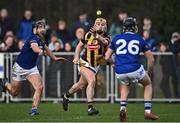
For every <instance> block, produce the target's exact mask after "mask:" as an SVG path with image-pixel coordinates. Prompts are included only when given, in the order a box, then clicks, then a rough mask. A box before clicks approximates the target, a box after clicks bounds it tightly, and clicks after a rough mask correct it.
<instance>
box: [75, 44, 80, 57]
mask: <svg viewBox="0 0 180 123" xmlns="http://www.w3.org/2000/svg"><path fill="white" fill-rule="evenodd" d="M80 52H81V47H80V46H79V45H78V46H77V47H76V49H75V55H74V58H78V59H79V55H80Z"/></svg>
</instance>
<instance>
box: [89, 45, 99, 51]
mask: <svg viewBox="0 0 180 123" xmlns="http://www.w3.org/2000/svg"><path fill="white" fill-rule="evenodd" d="M87 48H88V49H89V50H90V51H93V50H96V49H99V48H100V45H99V44H88V45H87Z"/></svg>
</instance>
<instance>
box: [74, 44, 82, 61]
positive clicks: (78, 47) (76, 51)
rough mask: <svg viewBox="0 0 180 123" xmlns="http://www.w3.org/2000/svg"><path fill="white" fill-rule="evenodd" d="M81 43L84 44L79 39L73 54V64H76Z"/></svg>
mask: <svg viewBox="0 0 180 123" xmlns="http://www.w3.org/2000/svg"><path fill="white" fill-rule="evenodd" d="M83 45H84V44H83V43H82V41H79V43H78V45H77V47H76V49H75V55H74V60H73V62H74V64H77V63H78V61H79V55H80V52H81V49H82V47H83Z"/></svg>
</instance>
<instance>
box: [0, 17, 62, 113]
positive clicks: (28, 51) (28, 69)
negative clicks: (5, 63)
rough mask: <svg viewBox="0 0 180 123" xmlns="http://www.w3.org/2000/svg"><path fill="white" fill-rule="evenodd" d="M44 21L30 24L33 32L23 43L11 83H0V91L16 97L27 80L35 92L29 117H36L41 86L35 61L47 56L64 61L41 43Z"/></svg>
mask: <svg viewBox="0 0 180 123" xmlns="http://www.w3.org/2000/svg"><path fill="white" fill-rule="evenodd" d="M45 25H46V24H45V21H43V20H38V21H35V22H34V23H33V24H32V27H33V30H32V35H31V37H30V38H29V39H28V40H27V41H26V42H25V44H24V46H23V48H22V50H21V52H20V54H19V55H18V57H17V59H16V62H15V64H14V65H13V69H12V82H9V81H8V79H4V80H3V81H2V82H1V83H0V87H1V90H2V91H3V92H5V91H6V90H7V91H8V92H9V93H10V94H11V95H12V96H16V95H17V94H18V93H19V92H20V89H21V81H23V80H28V81H29V82H30V83H31V85H32V86H33V88H34V90H35V92H34V96H33V103H32V109H31V113H30V114H31V115H38V114H39V113H38V111H37V108H38V106H39V103H40V100H41V95H42V90H43V85H42V79H41V75H40V74H39V71H38V69H37V65H36V63H37V59H38V56H39V55H47V56H49V57H51V58H52V59H53V60H55V61H58V60H64V58H62V57H56V56H54V55H53V54H52V52H51V51H50V50H49V49H48V48H47V46H46V45H45V43H44V42H43V41H44V39H42V38H43V37H44V34H45V33H46V29H45Z"/></svg>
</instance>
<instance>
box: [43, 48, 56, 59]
mask: <svg viewBox="0 0 180 123" xmlns="http://www.w3.org/2000/svg"><path fill="white" fill-rule="evenodd" d="M45 49H46V55H47V56H49V57H50V58H52V59H53V60H55V58H56V56H55V55H54V54H53V53H52V52H51V51H50V50H49V48H48V47H47V46H46V47H45Z"/></svg>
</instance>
